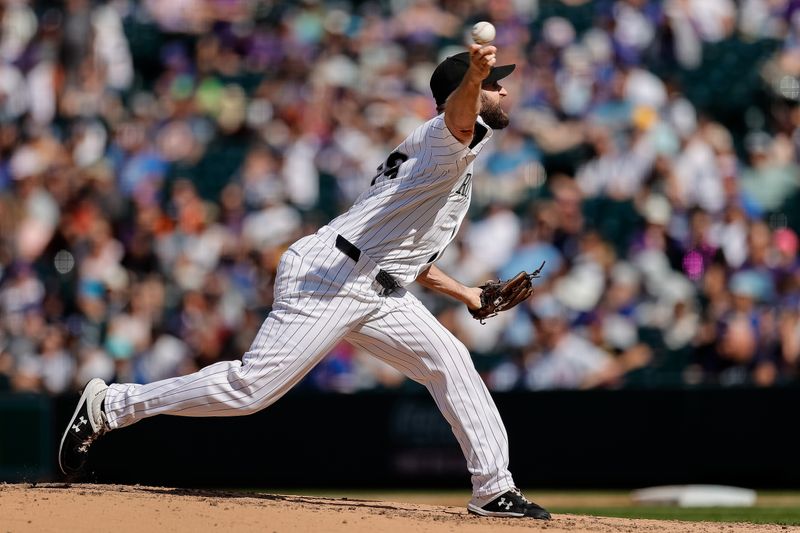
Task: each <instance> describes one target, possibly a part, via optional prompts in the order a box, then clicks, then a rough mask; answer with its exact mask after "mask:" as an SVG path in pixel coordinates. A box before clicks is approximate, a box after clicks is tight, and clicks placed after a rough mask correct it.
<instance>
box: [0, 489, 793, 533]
mask: <svg viewBox="0 0 800 533" xmlns="http://www.w3.org/2000/svg"><path fill="white" fill-rule="evenodd" d="M0 509H2V512H1V513H0V530H2V531H4V532H5V531H9V532H13V533H24V532H37V533H39V532H49V531H52V532H62V531H82V532H86V533H91V532H102V533H106V532H108V531H114V532H115V533H127V532H131V533H140V532H142V531H148V532H152V531H170V532H184V531H185V532H191V533H195V532H197V531H225V532H226V533H230V532H234V531H235V532H237V533H238V532H243V531H253V532H258V533H264V532H266V533H271V532H276V533H284V532H290V531H304V532H312V531H313V532H316V531H319V532H324V533H328V532H340V531H341V532H347V533H353V532H356V533H358V532H365V533H367V532H369V533H374V532H378V531H380V532H388V533H393V532H398V533H408V532H410V531H414V532H418V531H419V532H430V533H452V532H454V531H458V532H470V531H473V532H479V531H488V530H491V531H492V532H495V531H499V532H512V531H546V532H548V533H557V532H576V531H577V532H582V531H598V532H631V533H636V532H648V533H650V532H670V533H671V532H676V531H685V532H689V533H693V532H697V533H700V532H703V533H706V532H725V533H728V532H734V531H746V532H752V531H775V532H777V531H780V532H784V531H789V530H793V531H800V528H786V527H783V526H756V525H750V524H719V523H708V522H674V521H657V520H631V519H623V518H598V517H587V516H572V515H556V516H554V518H553V520H552V521H550V522H541V521H537V520H519V519H490V518H480V517H475V516H472V515H469V514H467V512H466V509H465V508H463V507H443V506H434V505H422V504H411V503H390V502H383V501H374V500H361V499H349V498H321V497H311V496H289V495H278V494H261V493H255V494H254V493H240V492H227V491H218V490H213V491H212V490H193V489H175V488H163V487H142V486H124V485H89V484H86V485H83V484H81V485H77V484H73V485H69V484H38V485H9V484H2V485H0Z"/></svg>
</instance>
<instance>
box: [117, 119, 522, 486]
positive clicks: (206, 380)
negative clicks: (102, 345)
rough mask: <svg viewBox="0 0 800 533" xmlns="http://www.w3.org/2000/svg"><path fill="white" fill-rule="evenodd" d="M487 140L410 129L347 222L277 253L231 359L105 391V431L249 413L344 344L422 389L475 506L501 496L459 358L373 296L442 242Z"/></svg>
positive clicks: (472, 374)
mask: <svg viewBox="0 0 800 533" xmlns="http://www.w3.org/2000/svg"><path fill="white" fill-rule="evenodd" d="M481 123H482V124H484V123H483V122H482V121H481ZM484 126H485V124H484ZM488 132H489V133H487V135H485V136H484V138H483V139H482V140H481V141H480V142H477V144H475V146H473V147H471V148H470V147H466V146H464V145H463V144H461V143H460V142H459V141H457V140H456V139H455V138H454V137H453V136H452V135H451V134H450V132H449V130H448V129H447V127H446V126H445V125H444V120H443V116H441V115H440V116H438V117H436V118H434V119H432V120H430V121H428V122H427V123H425V124H423V125H422V126H420V127H419V128H417V129H416V130H415V131H414V132H413V133H412V134H411V135H410V136H409V137H408V139H406V140H405V141H404V142H403V143H402V144H400V146H399V147H398V148H397V150H396V151H397V152H402V154H403V155H402V156H401V155H399V154H395V155H394V156H392V157H391V158H389V160H387V164H389V165H391V162H393V161H394V162H395V165H391V166H390V168H389V169H388V170H387V172H385V173H382V174H380V175H379V176H378V177H376V179H375V182H374V184H373V185H372V186H370V188H369V189H368V190H367V191H365V193H364V194H362V196H361V197H360V198H359V199H358V200H357V202H356V204H355V205H354V206H353V207H352V208H351V209H350V210H349V211H348V212H347V213H345V214H343V215H341V216H340V217H338V218H336V219H335V220H334V221H332V222H331V224H330V225H329V226H325V227H323V228H321V229H320V230H319V231H318V232H317V233H316V234H315V235H310V236H308V237H304V238H302V239H300V240H299V241H297V242H296V243H294V244H293V245H292V246H291V247H290V248H289V249H288V250H287V251H286V252H285V253H284V254H283V256H282V257H281V261H280V264H279V266H278V271H277V275H276V279H275V303H274V306H273V309H272V312H271V313H270V315H269V316H268V317H267V319H266V320H265V321H264V323H263V324H262V326H261V329H260V330H259V332H258V334H257V335H256V337H255V339H254V340H253V344H252V345H251V346H250V349H249V350H248V351H247V353H245V354H244V356H243V357H242V360H241V361H224V362H219V363H216V364H213V365H211V366H208V367H206V368H203V369H202V370H200V371H198V372H195V373H194V374H190V375H187V376H182V377H177V378H172V379H166V380H163V381H158V382H155V383H149V384H146V385H137V384H112V385H110V386H109V388H108V391H107V393H106V398H105V411H106V416H107V420H108V425H109V426H110V427H111V428H112V429H117V428H121V427H124V426H128V425H130V424H133V423H135V422H137V421H139V420H142V419H144V418H147V417H150V416H154V415H157V414H171V415H179V416H239V415H247V414H250V413H253V412H256V411H258V410H260V409H263V408H265V407H267V406H269V405H270V404H272V403H274V402H275V401H276V400H278V399H279V398H280V397H281V396H283V395H284V394H285V393H286V392H287V391H289V389H291V388H292V387H293V386H294V385H295V384H296V383H297V382H298V381H300V379H302V378H303V376H305V375H306V373H308V371H309V370H311V368H313V367H314V365H315V364H317V363H318V362H319V361H320V359H322V358H323V357H324V356H325V354H326V353H327V352H328V351H329V350H330V349H331V348H332V347H333V346H334V345H335V344H336V343H337V342H338V341H340V340H341V339H347V340H348V341H350V342H352V343H353V344H356V345H358V346H361V347H363V348H364V349H366V350H368V351H370V352H371V353H373V354H374V355H375V356H376V357H378V358H380V359H382V360H384V361H386V362H387V363H389V364H390V365H392V366H394V367H395V368H397V369H398V370H400V371H401V372H403V373H404V374H405V375H407V376H408V377H409V378H411V379H414V380H416V381H418V382H420V383H422V384H423V385H424V386H425V387H427V389H428V390H429V391H430V393H431V395H432V396H433V398H434V401H435V402H436V405H437V406H438V407H439V409H440V410H441V412H442V414H443V415H444V417H445V419H446V420H447V422H448V423H449V424H450V426H451V428H452V429H453V434H454V435H455V437H456V440H458V443H459V445H460V446H461V449H462V451H463V452H464V457H465V458H466V460H467V468H468V470H469V472H470V474H471V475H472V488H473V493H474V495H475V496H476V497H479V498H483V497H487V496H493V495H496V494H499V493H502V492H505V491H506V490H508V489H510V488H512V487H513V486H514V482H513V479H512V477H511V474H510V473H509V471H508V437H507V435H506V431H505V428H504V427H503V423H502V421H501V420H500V415H499V413H498V412H497V408H496V407H495V405H494V402H493V401H492V398H491V396H490V395H489V392H488V390H487V389H486V386H485V385H484V383H483V381H482V380H481V378H480V376H479V375H478V372H477V371H476V370H475V367H474V366H473V364H472V361H471V360H470V356H469V352H468V351H467V349H466V348H465V347H464V345H463V344H462V343H461V342H460V341H458V339H456V338H455V337H454V336H453V335H452V334H451V333H450V332H449V331H447V329H445V328H444V327H443V326H442V325H441V324H440V323H439V322H438V321H437V320H436V318H435V317H434V316H433V315H431V313H430V312H428V311H427V310H426V309H425V308H424V307H423V306H422V304H421V303H420V302H419V300H418V299H417V298H416V297H414V296H413V295H412V294H411V293H409V292H408V291H406V290H405V289H403V288H401V289H399V290H398V291H396V292H395V293H393V294H392V295H391V296H389V297H382V296H380V295H379V292H378V289H380V286H379V285H378V284H377V282H376V280H375V277H376V274H377V273H378V271H379V270H380V269H381V268H382V269H384V270H385V271H387V272H389V273H390V274H392V275H393V276H394V277H395V279H396V280H397V281H398V282H400V284H401V285H404V284H407V283H409V282H410V281H412V280H413V279H415V278H416V276H417V275H418V273H419V271H420V270H421V269H422V268H423V267H424V266H425V265H427V264H428V263H429V262H430V261H432V260H433V259H434V258H435V257H436V256H437V255H440V254H441V251H442V250H443V249H444V247H446V246H447V245H448V244H449V243H450V241H451V240H452V239H453V237H454V236H455V233H456V231H457V230H458V227H459V226H460V224H461V221H462V220H463V218H464V215H465V214H466V211H467V209H468V207H469V201H470V196H471V176H472V174H471V173H472V162H473V160H474V159H475V157H476V156H477V154H478V153H479V152H480V149H481V148H482V147H483V145H484V144H485V143H486V141H487V140H488V138H489V137H490V136H491V130H488ZM338 234H342V235H343V236H344V237H345V238H347V239H348V240H349V241H350V242H352V243H353V244H355V245H356V246H357V247H358V248H359V249H360V250H361V254H360V257H359V259H358V261H357V262H354V261H353V260H352V259H350V258H349V257H348V256H347V255H345V254H343V253H342V252H340V251H339V250H338V249H337V248H336V247H335V246H334V243H335V241H336V237H337V235H338Z"/></svg>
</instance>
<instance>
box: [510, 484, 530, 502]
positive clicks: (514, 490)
mask: <svg viewBox="0 0 800 533" xmlns="http://www.w3.org/2000/svg"><path fill="white" fill-rule="evenodd" d="M511 492H513V493H514V494H516V495H517V496H519V498H520V499H521V500H522V501H523V502H524V503H526V504H528V505H530V503H531V502H530V500H528V498H526V497H525V496H523V495H522V491H521V490H519V489H518V488H517V487H514V488H513V489H511Z"/></svg>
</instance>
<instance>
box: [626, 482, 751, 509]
mask: <svg viewBox="0 0 800 533" xmlns="http://www.w3.org/2000/svg"><path fill="white" fill-rule="evenodd" d="M631 498H632V499H633V501H634V503H637V504H640V505H671V506H676V507H752V506H753V505H755V503H756V491H754V490H751V489H742V488H739V487H728V486H724V485H668V486H664V487H650V488H647V489H640V490H635V491H633V493H632V494H631Z"/></svg>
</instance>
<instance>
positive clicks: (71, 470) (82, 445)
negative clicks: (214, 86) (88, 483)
mask: <svg viewBox="0 0 800 533" xmlns="http://www.w3.org/2000/svg"><path fill="white" fill-rule="evenodd" d="M107 389H108V385H106V384H105V382H104V381H103V380H102V379H99V378H95V379H93V380H91V381H89V383H87V384H86V387H85V388H84V389H83V394H82V395H81V399H80V400H79V401H78V407H76V408H75V413H74V414H73V415H72V419H71V420H70V421H69V424H67V429H65V430H64V436H63V437H61V446H59V448H58V467H59V468H60V469H61V471H62V472H64V474H65V475H67V476H72V475H75V474H77V473H79V472H80V471H81V469H82V468H83V465H84V464H86V458H87V457H88V455H89V446H91V445H92V443H93V442H94V441H95V440H97V439H98V438H99V437H100V436H101V435H103V433H105V432H106V431H108V429H109V428H108V425H107V424H106V414H105V413H104V412H103V409H102V408H101V405H102V402H103V399H104V398H105V397H106V390H107Z"/></svg>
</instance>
